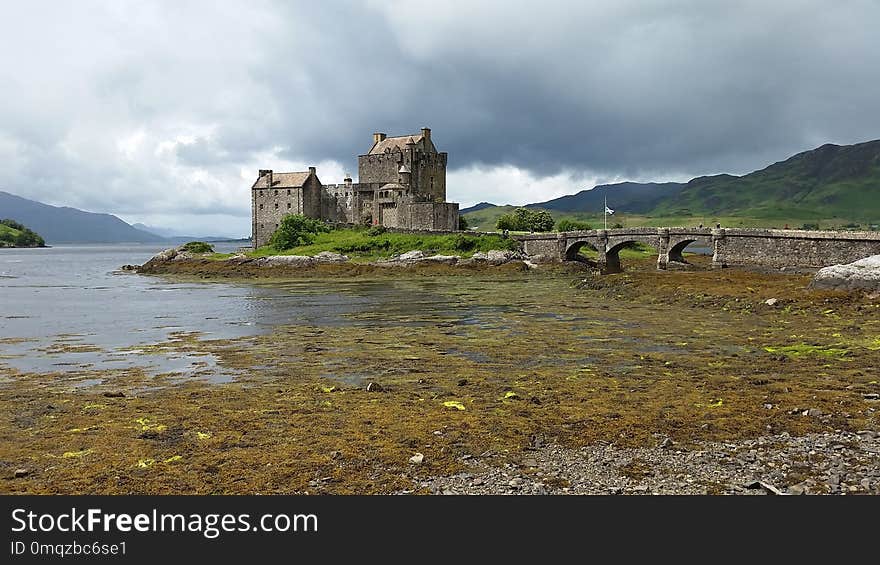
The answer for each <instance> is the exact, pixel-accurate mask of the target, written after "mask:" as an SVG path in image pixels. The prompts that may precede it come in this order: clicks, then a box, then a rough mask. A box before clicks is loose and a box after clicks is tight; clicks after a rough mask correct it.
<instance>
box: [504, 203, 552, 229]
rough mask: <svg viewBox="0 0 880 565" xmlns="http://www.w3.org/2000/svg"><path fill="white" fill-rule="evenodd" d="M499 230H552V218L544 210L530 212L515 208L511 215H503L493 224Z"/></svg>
mask: <svg viewBox="0 0 880 565" xmlns="http://www.w3.org/2000/svg"><path fill="white" fill-rule="evenodd" d="M495 227H496V228H497V229H499V230H508V231H528V232H544V231H550V230H552V229H553V216H552V215H551V214H550V212H548V211H546V210H537V211H532V210H529V209H528V208H517V209H516V210H514V211H513V213H512V214H504V215H503V216H501V217H500V218H498V221H497V222H496V223H495Z"/></svg>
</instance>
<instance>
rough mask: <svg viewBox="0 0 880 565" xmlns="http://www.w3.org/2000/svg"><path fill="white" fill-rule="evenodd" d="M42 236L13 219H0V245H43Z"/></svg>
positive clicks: (44, 243)
mask: <svg viewBox="0 0 880 565" xmlns="http://www.w3.org/2000/svg"><path fill="white" fill-rule="evenodd" d="M45 245H46V242H45V241H43V238H42V237H40V236H39V235H38V234H36V233H34V232H33V231H31V230H29V229H28V228H26V227H25V226H23V225H21V224H20V223H18V222H16V221H14V220H0V247H44V246H45Z"/></svg>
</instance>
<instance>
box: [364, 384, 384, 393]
mask: <svg viewBox="0 0 880 565" xmlns="http://www.w3.org/2000/svg"><path fill="white" fill-rule="evenodd" d="M367 392H385V389H384V388H383V387H382V385H380V384H379V383H369V384H367Z"/></svg>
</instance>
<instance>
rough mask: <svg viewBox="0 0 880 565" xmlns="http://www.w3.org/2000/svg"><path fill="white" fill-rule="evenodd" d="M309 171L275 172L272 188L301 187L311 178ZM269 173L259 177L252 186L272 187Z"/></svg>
mask: <svg viewBox="0 0 880 565" xmlns="http://www.w3.org/2000/svg"><path fill="white" fill-rule="evenodd" d="M310 174H311V173H310V172H309V171H305V172H296V173H273V174H272V186H271V188H299V187H301V186H302V185H304V184H305V183H306V181H307V180H308V179H309V175H310ZM268 181H269V175H265V176H262V177H260V178H258V179H257V182H255V183H254V186H253V187H252V188H270V187H269V182H268Z"/></svg>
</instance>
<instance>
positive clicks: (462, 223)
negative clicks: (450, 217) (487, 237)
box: [458, 216, 468, 231]
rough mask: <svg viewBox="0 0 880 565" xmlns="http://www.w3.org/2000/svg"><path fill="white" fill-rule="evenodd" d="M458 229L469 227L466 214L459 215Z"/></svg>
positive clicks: (462, 229)
mask: <svg viewBox="0 0 880 565" xmlns="http://www.w3.org/2000/svg"><path fill="white" fill-rule="evenodd" d="M458 229H460V230H461V231H464V230H466V229H468V221H467V218H465V217H464V216H459V217H458Z"/></svg>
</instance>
